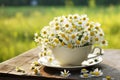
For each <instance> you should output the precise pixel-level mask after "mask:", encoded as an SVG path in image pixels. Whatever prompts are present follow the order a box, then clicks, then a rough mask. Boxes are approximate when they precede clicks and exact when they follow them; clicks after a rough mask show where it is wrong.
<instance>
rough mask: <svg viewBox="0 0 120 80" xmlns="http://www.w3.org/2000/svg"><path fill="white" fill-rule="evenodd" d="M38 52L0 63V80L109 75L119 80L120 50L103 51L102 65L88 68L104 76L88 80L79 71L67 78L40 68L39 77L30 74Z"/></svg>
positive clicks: (80, 79)
mask: <svg viewBox="0 0 120 80" xmlns="http://www.w3.org/2000/svg"><path fill="white" fill-rule="evenodd" d="M39 52H40V51H39V49H38V48H34V49H32V50H29V51H27V52H25V53H23V54H21V55H19V56H17V57H14V58H12V59H10V60H7V61H4V62H2V63H0V80H46V79H47V80H48V79H49V80H60V79H61V80H63V79H69V80H70V79H71V80H74V79H75V80H76V79H79V80H102V78H103V77H105V76H106V75H110V76H111V77H113V78H114V79H115V80H120V50H118V49H108V50H105V53H104V55H103V61H102V63H100V64H98V65H95V66H92V67H89V69H92V68H100V69H102V71H103V73H104V75H103V76H102V77H98V78H96V77H94V78H89V79H82V78H80V77H79V74H80V69H76V70H72V71H70V72H71V74H72V75H71V76H69V77H68V78H63V77H60V76H59V74H60V72H59V70H57V69H53V68H47V67H42V68H41V70H40V75H34V74H31V73H32V71H31V70H30V65H31V63H32V62H33V61H36V60H38V53H39ZM16 66H19V67H21V68H23V69H25V71H26V72H25V73H21V72H16V70H15V67H16Z"/></svg>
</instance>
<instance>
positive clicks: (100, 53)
mask: <svg viewBox="0 0 120 80" xmlns="http://www.w3.org/2000/svg"><path fill="white" fill-rule="evenodd" d="M96 48H98V49H99V50H100V52H99V53H96V56H94V57H90V58H87V60H88V59H92V58H95V57H98V56H101V55H103V53H102V49H101V48H100V47H94V48H93V50H92V51H91V53H93V52H94V51H95V49H96Z"/></svg>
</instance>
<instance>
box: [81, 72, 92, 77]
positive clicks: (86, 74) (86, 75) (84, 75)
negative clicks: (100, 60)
mask: <svg viewBox="0 0 120 80" xmlns="http://www.w3.org/2000/svg"><path fill="white" fill-rule="evenodd" d="M80 77H81V78H90V77H91V76H90V74H88V73H83V74H81V75H80Z"/></svg>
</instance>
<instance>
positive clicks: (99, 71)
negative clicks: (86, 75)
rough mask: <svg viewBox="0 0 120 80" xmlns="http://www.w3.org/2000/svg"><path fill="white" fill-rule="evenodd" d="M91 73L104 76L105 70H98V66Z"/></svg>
mask: <svg viewBox="0 0 120 80" xmlns="http://www.w3.org/2000/svg"><path fill="white" fill-rule="evenodd" d="M90 74H91V75H92V76H95V77H97V76H102V75H103V72H102V71H101V70H98V68H96V69H95V70H94V71H91V72H90Z"/></svg>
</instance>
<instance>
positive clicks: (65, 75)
mask: <svg viewBox="0 0 120 80" xmlns="http://www.w3.org/2000/svg"><path fill="white" fill-rule="evenodd" d="M60 73H61V74H60V75H61V76H62V77H68V76H70V75H71V73H70V72H69V71H66V69H64V71H61V72H60Z"/></svg>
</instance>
